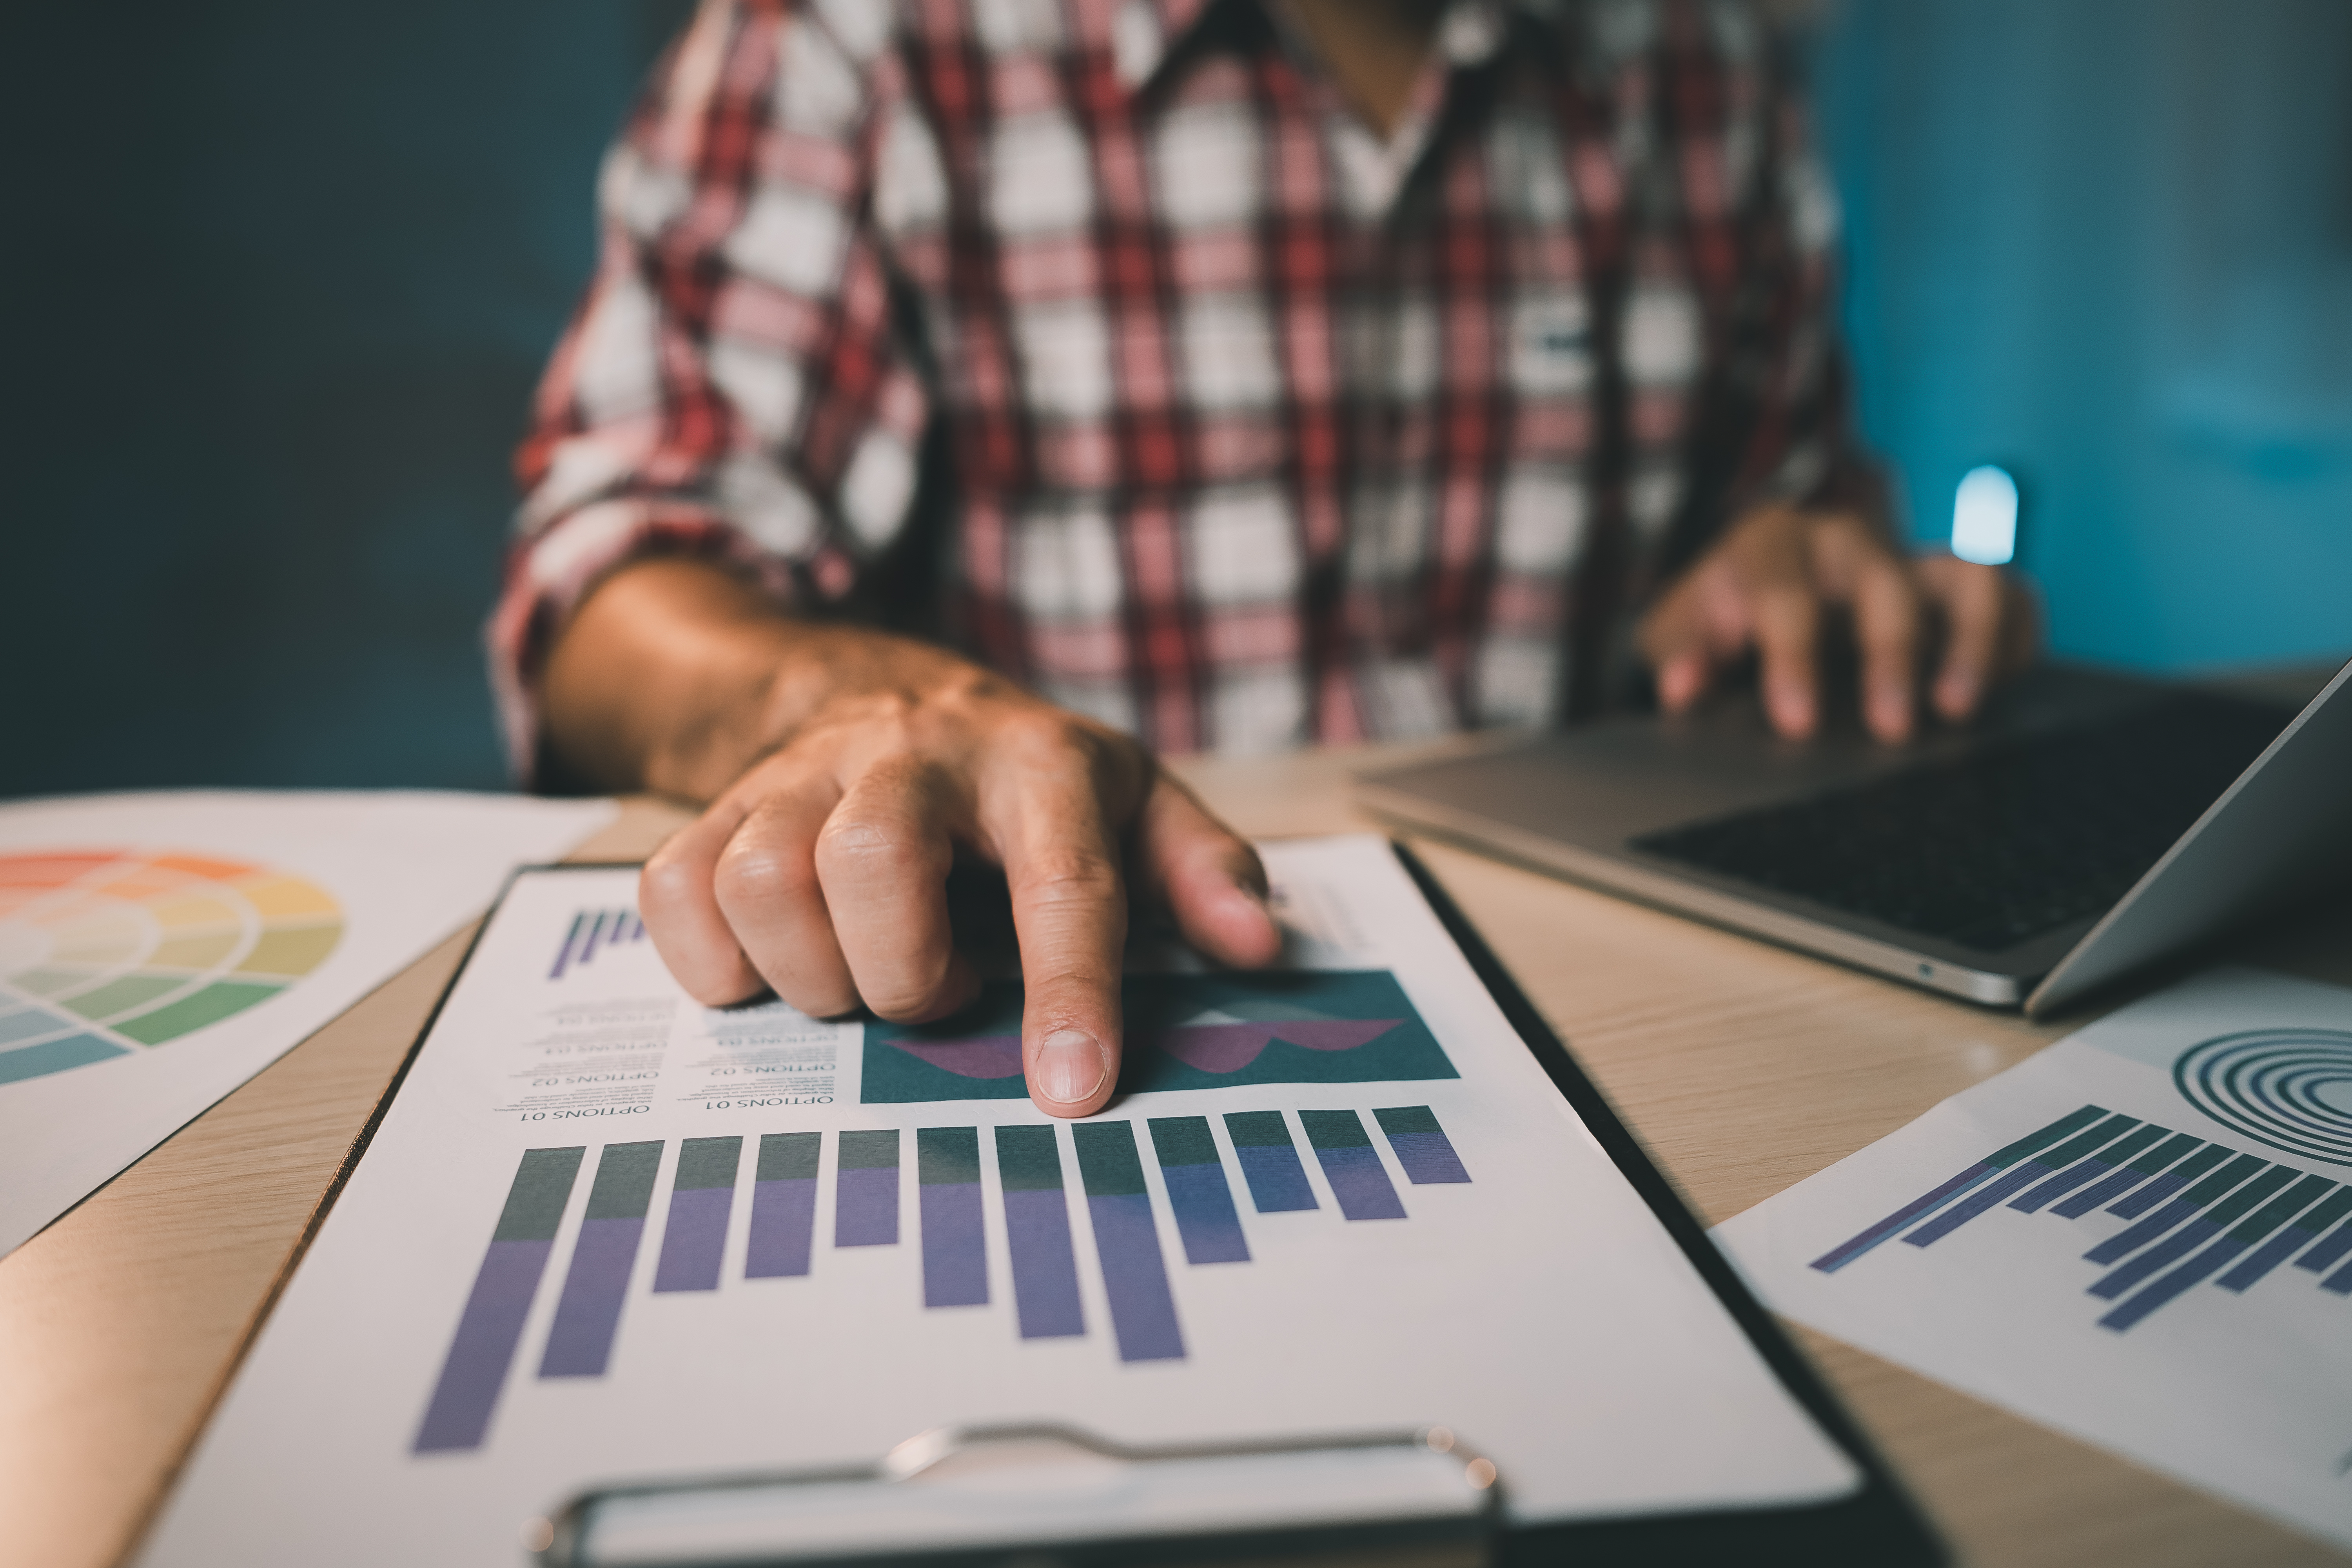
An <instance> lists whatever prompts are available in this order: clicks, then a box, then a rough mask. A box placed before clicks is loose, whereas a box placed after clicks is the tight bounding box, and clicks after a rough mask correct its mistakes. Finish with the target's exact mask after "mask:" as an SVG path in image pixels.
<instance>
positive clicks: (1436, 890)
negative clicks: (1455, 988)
mask: <svg viewBox="0 0 2352 1568" xmlns="http://www.w3.org/2000/svg"><path fill="white" fill-rule="evenodd" d="M1389 847H1390V848H1391V850H1393V851H1394V852H1395V855H1396V858H1397V860H1398V862H1399V863H1400V864H1401V865H1402V866H1403V867H1404V869H1405V874H1406V875H1408V876H1410V877H1411V878H1412V880H1413V884H1414V886H1416V887H1418V888H1419V889H1421V896H1422V897H1423V899H1425V900H1428V901H1429V907H1430V909H1431V910H1433V911H1434V912H1435V914H1436V916H1437V919H1438V922H1439V923H1440V924H1441V925H1443V926H1444V928H1445V932H1446V934H1447V935H1448V936H1450V937H1452V938H1453V939H1454V945H1455V946H1456V947H1458V948H1460V949H1461V950H1462V955H1463V957H1465V959H1467V960H1468V961H1469V963H1470V968H1471V970H1472V972H1473V973H1475V974H1476V975H1477V976H1478V981H1479V984H1483V985H1484V986H1486V992H1487V994H1489V995H1490V996H1492V997H1493V998H1494V999H1495V1005H1496V1006H1498V1007H1500V1008H1501V1009H1502V1011H1503V1016H1504V1017H1505V1018H1506V1019H1507V1020H1508V1021H1509V1023H1510V1026H1511V1027H1512V1028H1513V1029H1514V1030H1516V1031H1517V1034H1518V1037H1519V1038H1520V1040H1521V1041H1522V1042H1523V1043H1524V1044H1525V1045H1526V1046H1527V1047H1528V1052H1529V1054H1530V1055H1532V1056H1533V1057H1534V1058H1536V1061H1537V1062H1538V1064H1539V1065H1540V1066H1541V1067H1542V1068H1543V1069H1544V1072H1545V1074H1546V1076H1548V1077H1549V1078H1550V1079H1551V1081H1552V1086H1553V1087H1554V1088H1555V1089H1559V1092H1560V1097H1561V1098H1562V1099H1564V1100H1567V1101H1568V1103H1569V1107H1570V1109H1571V1110H1574V1111H1575V1112H1576V1113H1577V1115H1578V1116H1579V1117H1580V1118H1581V1119H1582V1120H1583V1122H1584V1125H1585V1127H1586V1128H1587V1129H1588V1130H1589V1131H1591V1134H1592V1136H1593V1138H1594V1139H1595V1140H1596V1141H1598V1142H1599V1143H1600V1144H1601V1148H1602V1149H1603V1150H1604V1151H1606V1152H1607V1153H1608V1155H1609V1157H1610V1159H1611V1160H1612V1161H1614V1162H1615V1163H1616V1165H1617V1169H1618V1171H1619V1172H1620V1173H1622V1175H1623V1176H1624V1177H1625V1179H1626V1181H1628V1182H1629V1183H1631V1184H1633V1190H1634V1191H1635V1192H1636V1193H1638V1194H1641V1197H1642V1201H1643V1203H1645V1204H1647V1205H1649V1206H1650V1212H1651V1213H1653V1214H1654V1215H1657V1217H1658V1221H1659V1223H1660V1224H1662V1225H1663V1226H1665V1228H1666V1233H1667V1234H1668V1235H1669V1236H1671V1237H1674V1240H1675V1246H1677V1247H1681V1248H1682V1250H1683V1253H1684V1256H1685V1257H1687V1258H1689V1259H1690V1260H1691V1263H1692V1265H1693V1266H1694V1267H1695V1268H1697V1270H1698V1272H1699V1277H1700V1278H1701V1279H1705V1280H1706V1283H1707V1287H1708V1289H1712V1290H1713V1291H1714V1292H1715V1294H1716V1297H1717V1300H1720V1301H1722V1302H1723V1304H1724V1306H1725V1307H1726V1308H1727V1309H1728V1310H1729V1311H1730V1313H1731V1316H1732V1319H1733V1321H1736V1322H1737V1323H1738V1325H1739V1327H1740V1329H1741V1331H1743V1332H1745V1333H1746V1334H1747V1335H1748V1341H1749V1342H1751V1343H1752V1344H1754V1345H1755V1346H1756V1348H1757V1350H1758V1352H1759V1353H1760V1354H1761V1355H1762V1356H1763V1357H1764V1361H1765V1364H1766V1365H1768V1366H1769V1367H1770V1368H1771V1369H1772V1373H1773V1375H1774V1376H1776V1377H1778V1378H1779V1379H1780V1382H1781V1384H1782V1385H1783V1386H1784V1387H1786V1388H1787V1389H1788V1390H1789V1392H1790V1394H1794V1395H1795V1396H1796V1399H1797V1402H1798V1404H1800V1405H1802V1406H1803V1407H1804V1410H1805V1413H1806V1414H1807V1415H1811V1417H1812V1418H1813V1419H1814V1421H1816V1422H1817V1423H1819V1424H1820V1426H1821V1427H1822V1430H1823V1431H1825V1432H1827V1433H1828V1434H1829V1435H1830V1437H1831V1439H1832V1441H1834V1442H1835V1443H1836V1444H1837V1446H1838V1447H1840V1448H1842V1449H1843V1450H1844V1451H1845V1454H1846V1457H1847V1458H1850V1459H1852V1460H1853V1463H1854V1465H1855V1467H1856V1468H1859V1469H1860V1470H1861V1471H1862V1473H1863V1486H1862V1489H1861V1490H1860V1491H1858V1492H1856V1493H1855V1494H1853V1496H1850V1497H1846V1498H1841V1499H1838V1500H1835V1501H1832V1502H1827V1503H1816V1504H1810V1505H1799V1506H1796V1507H1790V1508H1763V1509H1723V1510H1707V1511H1705V1512H1697V1513H1680V1514H1644V1515H1634V1516H1630V1517H1626V1518H1622V1519H1601V1520H1579V1521H1570V1522H1567V1523H1562V1524H1551V1525H1532V1526H1519V1527H1516V1528H1509V1529H1507V1530H1506V1531H1504V1532H1503V1534H1502V1536H1501V1537H1500V1540H1499V1542H1498V1550H1497V1551H1496V1562H1497V1563H1501V1564H1507V1565H1512V1568H1516V1565H1518V1564H1532V1563H1554V1562H1562V1561H1569V1560H1572V1561H1574V1562H1575V1563H1576V1564H1577V1565H1578V1568H1602V1565H1604V1564H1612V1563H1626V1564H1635V1563H1639V1564H1643V1568H1650V1565H1654V1564H1661V1563H1694V1564H1699V1563H1705V1564H1710V1565H1712V1564H1717V1563H1726V1562H1737V1563H1740V1564H1742V1568H1767V1565H1769V1564H1775V1563H1788V1564H1790V1565H1791V1568H1795V1565H1799V1564H1802V1565H1805V1568H1811V1565H1814V1564H1819V1563H1884V1564H1887V1565H1889V1568H1895V1565H1900V1568H1914V1565H1916V1568H1942V1565H1944V1564H1948V1563H1950V1561H1951V1558H1950V1556H1949V1554H1948V1552H1946V1550H1945V1548H1944V1545H1943V1543H1942V1542H1941V1541H1940V1540H1938V1539H1937V1535H1936V1533H1935V1531H1934V1529H1933V1527H1932V1526H1930V1525H1929V1523H1928V1522H1927V1516H1926V1515H1925V1514H1924V1513H1923V1512H1921V1511H1920V1509H1919V1507H1918V1505H1917V1504H1916V1502H1914V1501H1913V1500H1912V1499H1911V1497H1910V1494H1909V1493H1908V1492H1906V1490H1905V1489H1904V1488H1903V1485H1902V1483H1901V1481H1900V1480H1898V1479H1896V1477H1895V1472H1894V1470H1893V1469H1892V1468H1889V1467H1888V1465H1887V1464H1886V1462H1885V1460H1884V1459H1883V1458H1880V1457H1879V1455H1878V1452H1877V1450H1876V1449H1875V1448H1874V1447H1873V1446H1872V1444H1871V1442H1870V1439H1869V1437H1868V1436H1866V1435H1865V1434H1864V1432H1863V1430H1862V1428H1861V1426H1859V1425H1857V1424H1856V1423H1855V1421H1854V1420H1853V1417H1852V1416H1851V1415H1848V1414H1847V1413H1846V1411H1845V1408H1844V1406H1843V1405H1840V1404H1839V1403H1838V1400H1837V1396H1836V1395H1835V1394H1833V1393H1832V1392H1831V1390H1830V1387H1829V1385H1828V1384H1825V1383H1823V1382H1822V1378H1821V1374H1820V1373H1817V1372H1815V1371H1814V1370H1813V1368H1812V1365H1811V1363H1809V1362H1807V1361H1806V1360H1805V1358H1804V1355H1803V1353H1802V1352H1800V1351H1799V1350H1798V1349H1797V1346H1796V1344H1795V1342H1792V1341H1791V1340H1790V1338H1789V1336H1788V1335H1787V1333H1785V1332H1784V1331H1782V1330H1781V1328H1780V1324H1779V1322H1777V1321H1775V1320H1774V1319H1773V1317H1772V1315H1771V1313H1770V1312H1769V1311H1767V1310H1765V1308H1764V1305H1763V1303H1762V1302H1760V1301H1759V1300H1757V1299H1756V1297H1755V1296H1754V1294H1753V1293H1751V1292H1750V1291H1749V1290H1748V1284H1747V1281H1745V1280H1744V1279H1740V1277H1739V1274H1738V1270H1737V1269H1735V1268H1732V1267H1731V1263H1730V1261H1729V1260H1728V1259H1727V1258H1725V1257H1724V1256H1723V1254H1722V1253H1721V1252H1720V1251H1719V1250H1717V1247H1716V1245H1715V1243H1714V1242H1713V1241H1711V1240H1709V1239H1708V1237H1707V1234H1706V1229H1705V1227H1704V1226H1701V1225H1700V1224H1699V1222H1698V1218H1697V1216H1696V1215H1693V1214H1692V1213H1691V1211H1690V1210H1689V1208H1688V1207H1687V1206H1685V1205H1684V1203H1683V1200H1682V1195H1681V1194H1679V1193H1677V1192H1675V1189H1674V1185H1673V1184H1672V1183H1670V1182H1668V1181H1667V1180H1666V1177H1665V1173H1664V1172H1663V1171H1661V1170H1659V1168H1658V1167H1657V1165H1656V1164H1655V1163H1654V1162H1653V1161H1652V1160H1651V1158H1650V1155H1649V1152H1648V1151H1647V1150H1645V1149H1643V1147H1642V1144H1641V1142H1640V1140H1638V1139H1636V1138H1635V1137H1634V1136H1633V1130H1632V1129H1631V1128H1629V1127H1627V1126H1626V1125H1625V1123H1624V1121H1622V1119H1621V1118H1620V1117H1619V1116H1618V1114H1617V1112H1616V1110H1615V1108H1614V1107H1612V1105H1611V1104H1610V1103H1609V1100H1608V1098H1607V1097H1606V1096H1605V1095H1603V1094H1602V1093H1601V1089H1600V1086H1599V1085H1598V1084H1595V1083H1594V1082H1593V1081H1592V1080H1591V1079H1590V1078H1588V1077H1586V1076H1585V1073H1584V1069H1583V1068H1580V1067H1579V1066H1578V1065H1577V1063H1576V1058H1574V1057H1572V1056H1570V1054H1569V1050H1568V1047H1567V1046H1566V1045H1565V1044H1564V1043H1563V1042H1562V1041H1561V1040H1560V1038H1559V1036H1558V1035H1555V1034H1553V1033H1552V1030H1551V1026H1550V1025H1549V1024H1548V1023H1546V1022H1545V1021H1544V1016H1543V1015H1542V1014H1541V1013H1539V1012H1538V1011H1537V1010H1536V1006H1535V1004H1534V1003H1532V1002H1530V1001H1528V996H1527V994H1526V993H1525V992H1523V991H1521V990H1520V989H1519V985H1518V982H1517V981H1516V980H1514V979H1513V978H1512V977H1511V973H1510V971H1509V970H1507V969H1506V968H1504V967H1503V963H1502V961H1501V960H1500V959H1498V958H1496V956H1495V952H1494V950H1493V949H1492V948H1490V947H1488V946H1487V945H1486V938H1485V937H1483V936H1481V935H1479V934H1478V930H1477V928H1476V927H1475V926H1474V925H1472V924H1471V923H1470V921H1469V918H1468V917H1467V916H1465V915H1464V914H1463V912H1462V910H1461V908H1460V906H1459V905H1457V904H1455V903H1454V898H1453V895H1452V894H1450V893H1448V892H1447V891H1446V890H1445V888H1444V884H1442V883H1441V882H1439V881H1438V879H1437V878H1436V877H1435V876H1434V875H1433V873H1432V872H1431V871H1430V869H1429V868H1428V867H1426V866H1424V865H1423V863H1422V861H1421V858H1420V857H1419V856H1417V855H1415V854H1414V853H1413V852H1412V848H1411V847H1408V846H1407V845H1405V844H1404V843H1403V842H1402V841H1401V840H1395V839H1391V841H1390V845H1389Z"/></svg>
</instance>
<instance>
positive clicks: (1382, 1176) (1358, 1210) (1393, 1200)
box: [1315, 1145, 1405, 1219]
mask: <svg viewBox="0 0 2352 1568" xmlns="http://www.w3.org/2000/svg"><path fill="white" fill-rule="evenodd" d="M1315 1157H1316V1158H1317V1159H1318V1160H1319V1161H1321V1162H1322V1163H1323V1179H1324V1180H1325V1181H1328V1182H1329V1183H1330V1184H1331V1195H1332V1196H1333V1197H1335V1198H1338V1199H1339V1212H1340V1213H1341V1214H1343V1215H1347V1216H1348V1217H1349V1219H1402V1218H1404V1216H1405V1215H1404V1205H1403V1203H1402V1202H1401V1201H1400V1200H1399V1199H1398V1197H1397V1194H1396V1188H1395V1186H1394V1185H1392V1184H1391V1183H1390V1181H1389V1173H1388V1170H1387V1168H1386V1167H1384V1166H1383V1165H1382V1164H1381V1157H1380V1154H1379V1153H1378V1152H1376V1151H1374V1150H1373V1149H1371V1148H1370V1146H1369V1145H1367V1146H1365V1147H1361V1148H1355V1149H1319V1148H1318V1149H1317V1150H1316V1151H1315Z"/></svg>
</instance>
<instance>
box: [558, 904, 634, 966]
mask: <svg viewBox="0 0 2352 1568" xmlns="http://www.w3.org/2000/svg"><path fill="white" fill-rule="evenodd" d="M645 940H646V922H645V921H641V920H639V919H638V918H637V911H636V910H581V911H580V912H579V913H578V914H575V915H573V916H572V926H571V929H570V930H568V931H565V932H564V933H563V942H562V945H561V946H559V947H558V948H557V949H556V950H555V963H554V965H553V967H551V968H550V969H549V970H548V972H547V977H548V978H549V979H550V980H561V979H562V978H563V977H564V976H565V975H566V974H568V973H572V971H573V970H576V969H579V968H581V967H583V965H586V964H589V963H594V962H595V959H596V954H597V953H599V952H603V951H604V950H605V949H607V948H614V947H625V946H628V945H630V944H632V943H635V942H643V941H645Z"/></svg>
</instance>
